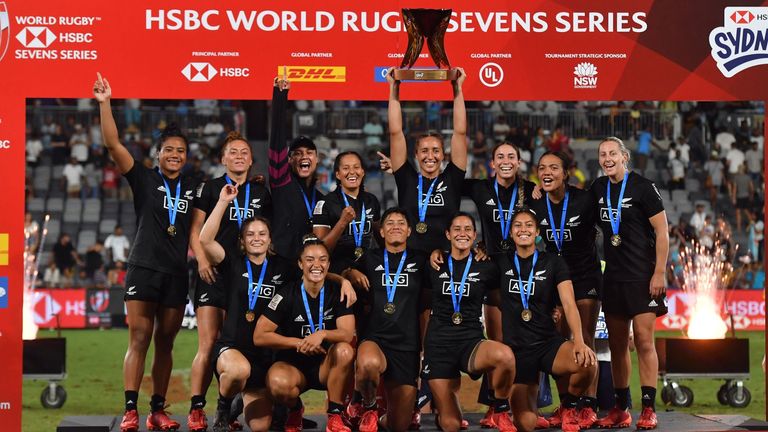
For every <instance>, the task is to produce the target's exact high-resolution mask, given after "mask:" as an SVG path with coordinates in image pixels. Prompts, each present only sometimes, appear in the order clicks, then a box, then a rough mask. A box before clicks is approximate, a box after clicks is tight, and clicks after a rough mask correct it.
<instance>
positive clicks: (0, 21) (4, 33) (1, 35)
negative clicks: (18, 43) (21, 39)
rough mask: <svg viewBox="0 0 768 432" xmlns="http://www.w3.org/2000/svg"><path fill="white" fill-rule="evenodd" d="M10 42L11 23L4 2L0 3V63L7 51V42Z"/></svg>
mask: <svg viewBox="0 0 768 432" xmlns="http://www.w3.org/2000/svg"><path fill="white" fill-rule="evenodd" d="M10 40H11V21H10V18H9V17H8V8H7V7H6V6H5V2H4V1H0V61H2V60H3V57H5V52H6V51H8V42H9V41H10Z"/></svg>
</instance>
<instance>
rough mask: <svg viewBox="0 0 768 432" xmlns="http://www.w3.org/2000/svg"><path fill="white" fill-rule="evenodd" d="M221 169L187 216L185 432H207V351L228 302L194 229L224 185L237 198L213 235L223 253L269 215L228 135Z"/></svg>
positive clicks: (246, 158) (235, 140)
mask: <svg viewBox="0 0 768 432" xmlns="http://www.w3.org/2000/svg"><path fill="white" fill-rule="evenodd" d="M221 163H222V165H224V167H225V168H226V170H227V172H226V174H224V175H223V176H221V177H219V178H216V179H213V180H211V181H209V182H207V183H204V184H203V185H202V186H201V187H200V188H199V189H198V193H197V198H196V199H195V209H194V211H193V216H192V233H191V237H190V243H191V246H192V249H193V250H194V251H195V256H196V257H197V264H198V279H197V284H196V289H195V298H194V306H195V315H196V316H197V354H196V355H195V359H194V360H193V361H192V373H191V375H192V376H191V381H192V383H191V387H192V401H191V406H190V410H189V416H188V417H187V426H188V427H189V429H190V430H191V431H199V430H200V431H202V430H205V428H206V427H207V420H206V416H205V412H204V411H203V407H204V406H205V393H206V390H207V389H208V386H209V385H210V384H211V372H212V371H213V368H212V367H211V348H212V347H213V343H214V341H215V340H216V337H217V336H218V335H219V331H220V330H221V325H222V322H223V321H224V311H225V310H226V309H227V301H228V300H229V298H230V297H229V295H228V292H227V290H228V289H229V288H230V287H231V285H226V284H224V283H223V276H222V274H221V273H222V269H217V268H216V267H215V266H214V265H212V263H211V262H210V261H209V260H208V258H207V254H206V253H204V251H203V247H202V246H201V245H200V240H199V236H200V229H201V227H202V226H203V222H204V221H205V218H206V216H208V215H210V214H211V212H212V211H213V209H214V207H215V206H216V205H217V203H218V202H219V201H220V199H219V192H220V191H221V190H222V189H223V188H224V186H227V185H234V186H237V190H238V196H237V199H233V200H230V201H228V207H227V208H226V211H225V215H224V216H223V218H222V219H221V222H220V223H218V224H217V226H218V227H219V229H218V231H217V232H216V243H217V244H220V245H221V247H222V248H223V249H224V250H225V251H228V252H229V253H231V254H234V253H235V251H237V250H238V248H239V243H240V242H239V241H238V233H239V232H240V230H241V229H242V225H243V221H244V220H246V219H248V218H252V217H254V216H265V217H267V218H269V217H271V214H272V212H271V210H272V200H271V197H270V194H269V191H268V190H267V189H266V188H265V187H264V186H263V185H261V184H259V183H256V182H248V171H249V170H250V168H251V165H252V164H253V157H252V155H251V146H250V145H249V144H248V141H246V140H245V138H244V137H243V136H242V135H240V134H239V133H238V132H230V133H229V135H227V137H226V139H225V140H224V144H223V146H222V148H221ZM233 426H234V425H233ZM235 428H236V427H235Z"/></svg>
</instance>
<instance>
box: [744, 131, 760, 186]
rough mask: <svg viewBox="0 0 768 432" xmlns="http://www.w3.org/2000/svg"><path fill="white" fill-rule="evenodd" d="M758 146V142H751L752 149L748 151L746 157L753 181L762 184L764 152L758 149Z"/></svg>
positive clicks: (748, 171) (748, 170)
mask: <svg viewBox="0 0 768 432" xmlns="http://www.w3.org/2000/svg"><path fill="white" fill-rule="evenodd" d="M757 146H758V143H757V142H755V141H752V142H750V149H749V150H747V153H746V155H745V157H746V159H747V173H748V174H749V176H750V177H752V181H753V182H755V184H758V183H761V182H762V172H763V151H762V150H760V149H758V147H757Z"/></svg>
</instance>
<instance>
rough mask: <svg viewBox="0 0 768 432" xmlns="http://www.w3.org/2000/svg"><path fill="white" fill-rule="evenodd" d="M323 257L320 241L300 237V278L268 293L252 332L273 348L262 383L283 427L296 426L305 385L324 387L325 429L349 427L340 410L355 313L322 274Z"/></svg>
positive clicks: (335, 431)
mask: <svg viewBox="0 0 768 432" xmlns="http://www.w3.org/2000/svg"><path fill="white" fill-rule="evenodd" d="M329 257H330V255H329V253H328V249H327V248H326V247H325V245H324V244H323V243H322V242H321V241H319V240H317V239H315V238H309V239H307V240H305V242H304V247H303V249H302V252H301V255H300V257H299V267H300V268H301V271H302V277H301V279H300V280H298V281H296V282H294V283H292V284H290V285H288V286H286V287H285V288H284V289H283V290H281V291H280V293H278V294H276V295H275V296H274V297H273V298H272V301H270V302H269V305H267V308H266V309H265V310H264V312H263V315H262V316H261V318H259V321H258V323H257V325H256V330H255V331H254V334H253V342H254V344H255V345H256V346H262V347H269V348H273V349H275V350H278V351H277V353H276V356H275V359H276V363H275V364H274V365H272V367H271V368H270V369H269V371H268V372H267V389H268V390H269V393H270V395H271V397H272V399H273V400H274V401H276V402H278V403H281V404H283V405H285V406H287V407H288V409H289V410H290V411H289V413H288V419H287V421H286V422H285V431H286V432H298V431H301V429H302V421H301V418H302V414H303V412H304V408H303V406H302V404H301V402H300V400H299V395H300V394H301V393H303V392H305V391H306V390H309V389H316V390H327V391H328V423H327V425H326V429H325V430H326V432H340V431H341V432H349V431H350V429H349V428H348V427H347V426H346V425H345V424H344V421H343V420H342V418H341V413H342V412H343V410H344V406H343V405H342V403H343V401H344V389H345V385H346V383H347V382H348V381H349V380H350V379H351V377H352V362H353V360H354V358H355V350H354V349H353V348H352V346H351V345H350V342H351V341H352V338H353V336H354V332H355V318H354V315H352V310H351V309H350V308H349V307H347V306H345V305H343V304H342V303H340V302H339V300H340V295H341V292H340V288H339V285H338V284H336V283H334V282H331V281H330V280H327V279H326V275H327V273H328V267H329V265H330V258H329ZM278 329H279V333H278Z"/></svg>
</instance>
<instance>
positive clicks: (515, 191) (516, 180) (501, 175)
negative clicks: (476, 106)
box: [463, 142, 534, 428]
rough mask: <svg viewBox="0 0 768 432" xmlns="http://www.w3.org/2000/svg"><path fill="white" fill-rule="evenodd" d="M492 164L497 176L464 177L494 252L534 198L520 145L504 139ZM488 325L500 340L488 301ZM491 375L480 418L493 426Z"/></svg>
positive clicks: (501, 249)
mask: <svg viewBox="0 0 768 432" xmlns="http://www.w3.org/2000/svg"><path fill="white" fill-rule="evenodd" d="M491 155H492V157H491V168H492V169H493V171H494V172H495V174H496V175H495V177H494V178H490V179H488V180H476V179H465V180H464V188H463V194H464V196H468V197H470V198H471V199H472V201H473V202H474V203H475V206H476V207H477V211H478V213H479V214H480V224H481V226H482V228H483V240H484V241H483V243H485V249H486V251H487V253H488V254H489V255H491V256H494V255H497V254H500V253H506V252H507V251H509V250H511V249H512V248H513V246H514V243H513V242H512V240H511V238H510V236H509V228H510V225H512V215H513V214H514V212H515V208H516V207H520V206H522V205H523V204H524V203H525V202H527V201H529V200H530V199H531V192H532V191H533V188H534V184H533V183H531V182H529V181H527V180H525V179H523V178H522V176H518V175H517V173H518V169H519V168H520V149H518V148H517V147H516V146H515V145H514V144H511V143H509V142H501V143H499V144H496V145H495V146H494V147H493V150H492V152H491ZM483 314H484V316H485V329H486V331H487V332H488V337H489V338H490V339H492V340H501V315H499V309H498V308H497V307H494V306H491V305H488V304H485V305H484V306H483ZM488 381H489V377H488V376H487V375H486V376H483V383H482V385H481V386H480V394H479V396H478V402H480V403H483V404H485V405H488V412H487V413H486V414H485V417H484V418H483V419H482V420H480V426H482V427H485V428H494V427H495V425H494V423H493V414H494V411H493V404H492V400H493V389H492V388H489V385H488Z"/></svg>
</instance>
